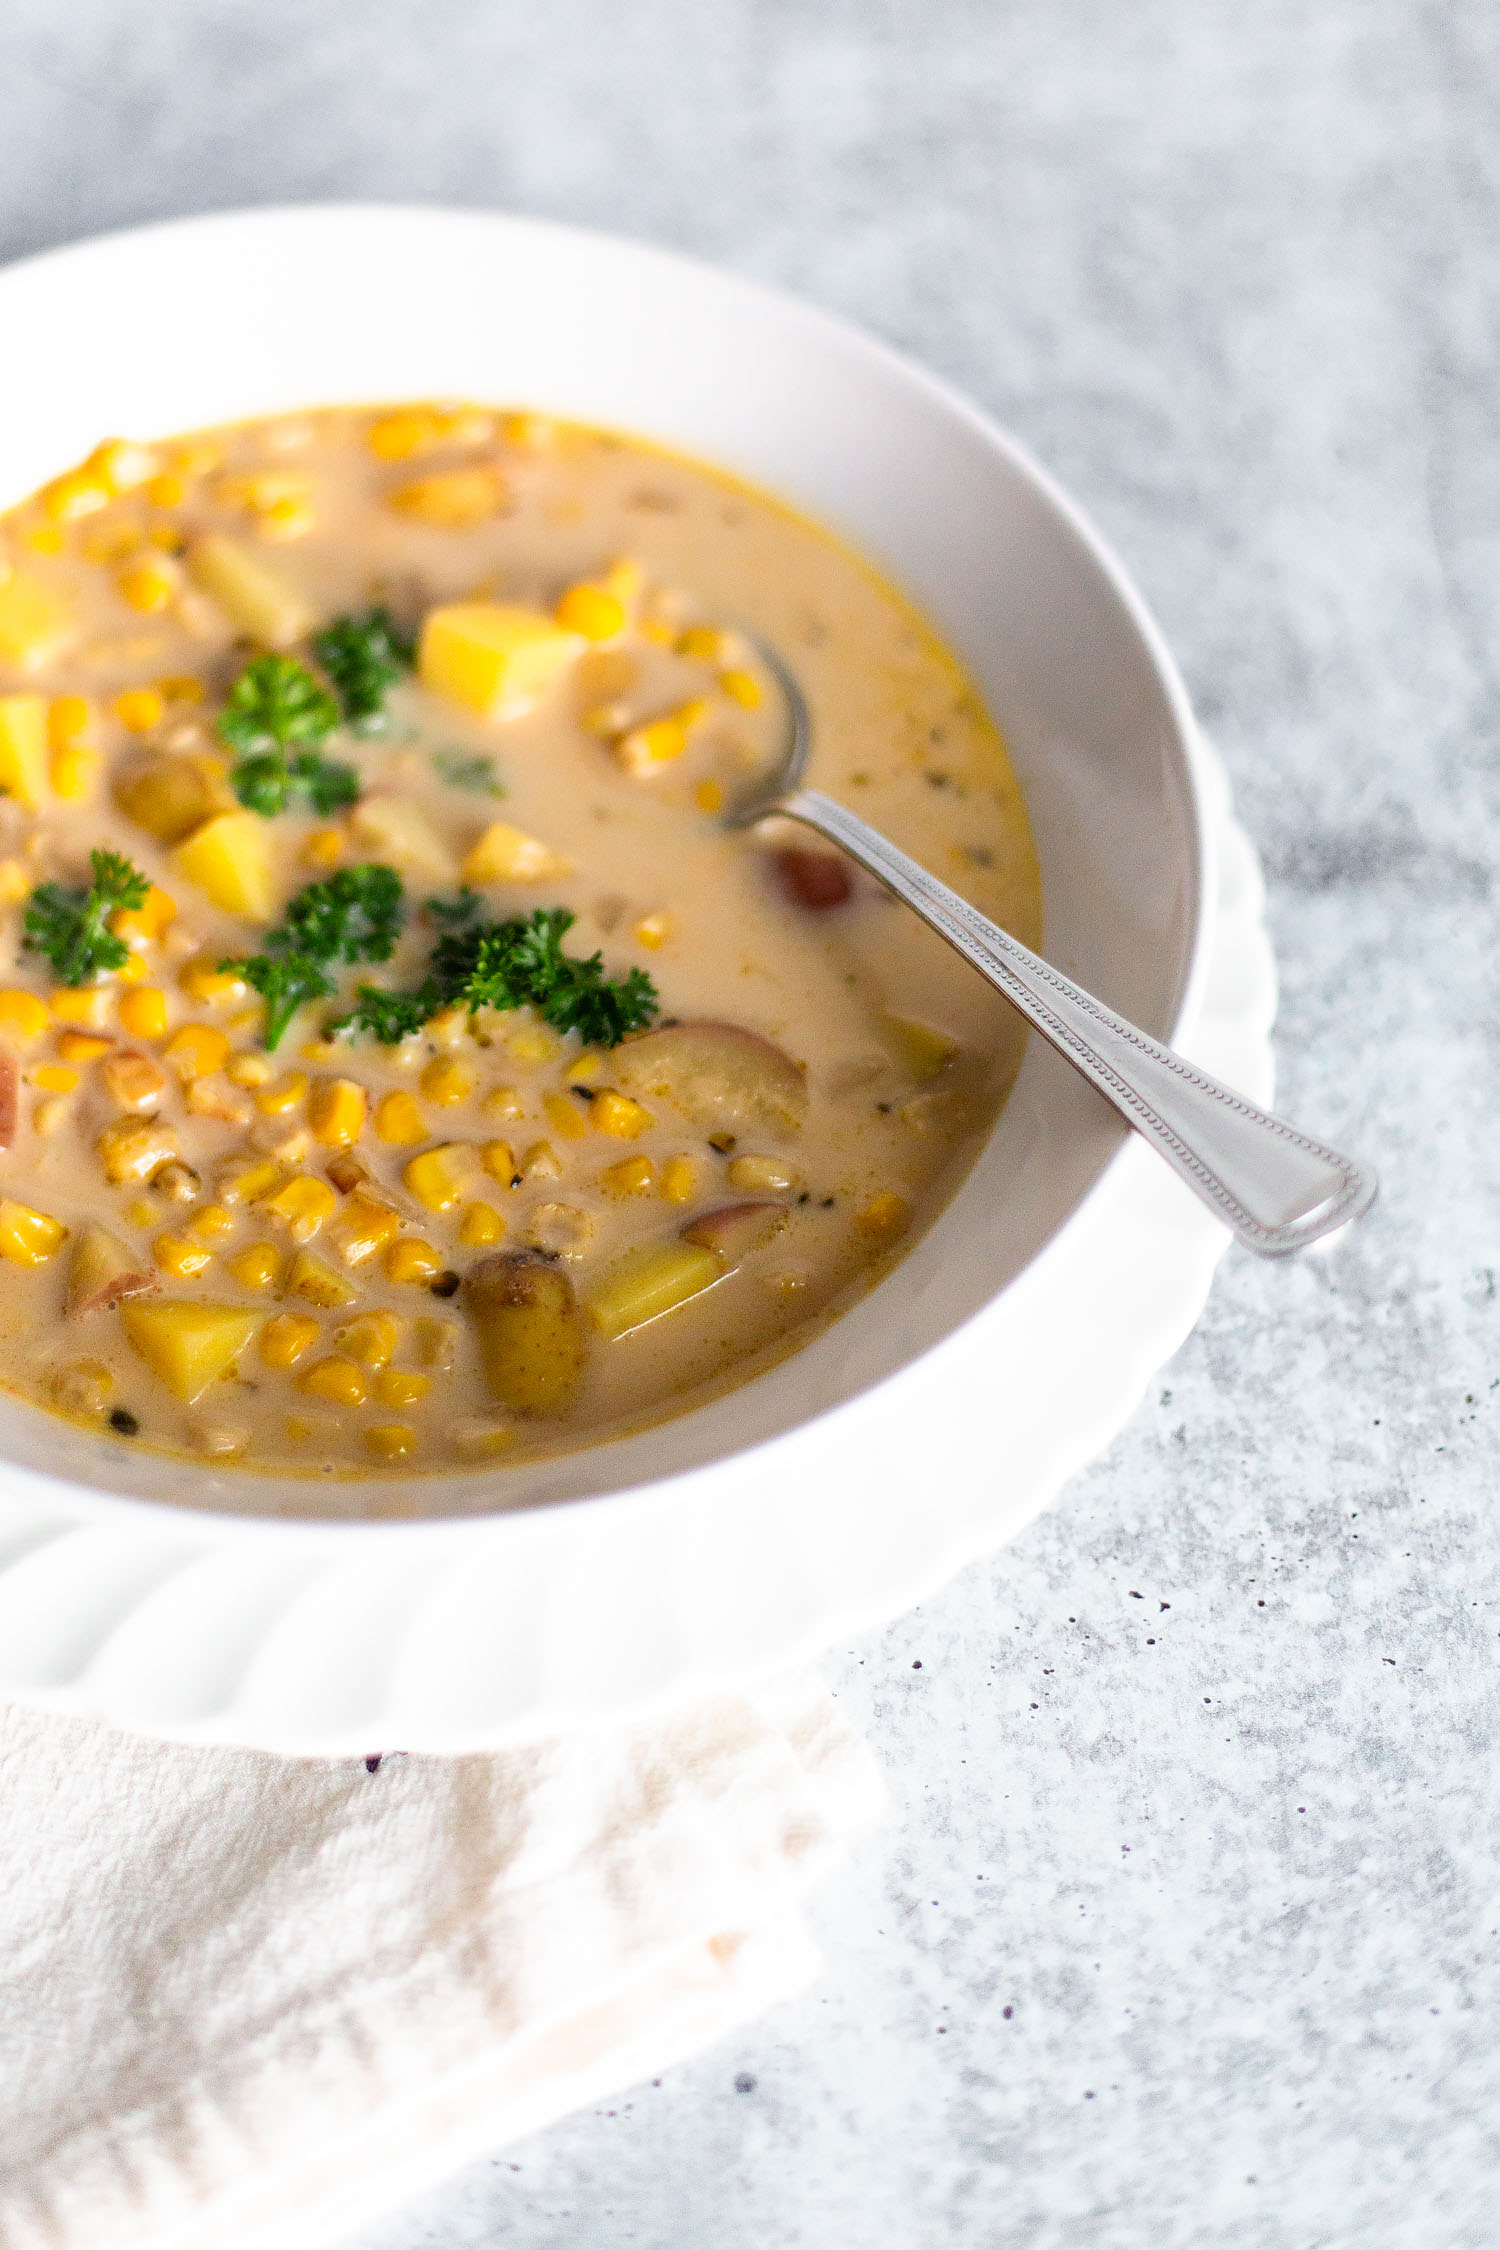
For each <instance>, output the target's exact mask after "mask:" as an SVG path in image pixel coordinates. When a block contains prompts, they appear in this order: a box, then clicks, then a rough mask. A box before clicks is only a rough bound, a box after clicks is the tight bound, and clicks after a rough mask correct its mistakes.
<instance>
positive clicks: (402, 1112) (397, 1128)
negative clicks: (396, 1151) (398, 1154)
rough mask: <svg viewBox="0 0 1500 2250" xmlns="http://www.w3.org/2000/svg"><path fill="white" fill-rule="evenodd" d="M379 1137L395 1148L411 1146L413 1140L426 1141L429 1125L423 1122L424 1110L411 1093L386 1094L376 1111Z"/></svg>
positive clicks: (376, 1125)
mask: <svg viewBox="0 0 1500 2250" xmlns="http://www.w3.org/2000/svg"><path fill="white" fill-rule="evenodd" d="M375 1132H376V1135H377V1137H378V1138H379V1139H380V1140H382V1141H386V1142H388V1143H389V1144H390V1145H391V1146H392V1147H393V1148H402V1147H405V1146H409V1145H410V1143H411V1142H413V1141H425V1140H426V1138H427V1127H426V1126H425V1125H424V1123H423V1122H422V1112H421V1111H420V1110H419V1109H418V1107H417V1105H416V1103H415V1102H414V1101H413V1100H412V1098H411V1096H410V1094H402V1093H395V1094H385V1095H383V1096H382V1097H381V1102H380V1106H379V1108H378V1109H377V1110H376V1112H375Z"/></svg>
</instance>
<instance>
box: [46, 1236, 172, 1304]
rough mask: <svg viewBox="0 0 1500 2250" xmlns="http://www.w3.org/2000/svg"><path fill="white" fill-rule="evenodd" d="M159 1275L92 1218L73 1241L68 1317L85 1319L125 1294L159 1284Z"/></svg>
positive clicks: (125, 1295) (141, 1290)
mask: <svg viewBox="0 0 1500 2250" xmlns="http://www.w3.org/2000/svg"><path fill="white" fill-rule="evenodd" d="M157 1278H158V1277H157V1275H156V1274H155V1273H153V1272H152V1270H151V1268H150V1266H148V1265H147V1264H146V1263H145V1261H144V1259H142V1258H140V1257H138V1256H137V1254H136V1253H135V1251H134V1250H132V1249H130V1248H128V1246H127V1245H126V1244H125V1243H123V1242H121V1240H120V1239H119V1237H118V1235H113V1234H111V1233H110V1232H109V1230H108V1228H107V1227H101V1226H98V1225H96V1224H95V1223H94V1222H93V1221H92V1220H91V1221H90V1222H89V1223H88V1224H87V1225H86V1226H85V1227H84V1229H83V1231H82V1233H81V1234H80V1235H79V1237H78V1240H77V1241H76V1243H75V1244H74V1245H73V1261H72V1266H71V1269H70V1271H69V1274H68V1305H67V1311H68V1318H69V1320H82V1319H83V1318H84V1317H85V1315H87V1314H88V1313H93V1312H103V1311H105V1310H106V1309H107V1308H108V1307H109V1306H110V1305H115V1304H118V1303H119V1301H120V1299H121V1298H122V1297H137V1296H140V1295H141V1294H142V1293H143V1291H145V1290H148V1289H155V1288H156V1286H157Z"/></svg>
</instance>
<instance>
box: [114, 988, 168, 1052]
mask: <svg viewBox="0 0 1500 2250" xmlns="http://www.w3.org/2000/svg"><path fill="white" fill-rule="evenodd" d="M120 1022H121V1024H122V1025H123V1027H124V1029H125V1030H126V1031H128V1032H129V1034H130V1036H131V1038H132V1039H159V1038H160V1037H161V1035H162V1033H163V1032H164V1031H165V1030H166V1028H167V996H166V994H165V993H164V992H158V990H157V989H156V987H155V985H152V984H143V985H140V986H138V987H137V989H136V990H135V991H134V992H127V993H125V994H124V995H123V997H122V998H121V1001H120Z"/></svg>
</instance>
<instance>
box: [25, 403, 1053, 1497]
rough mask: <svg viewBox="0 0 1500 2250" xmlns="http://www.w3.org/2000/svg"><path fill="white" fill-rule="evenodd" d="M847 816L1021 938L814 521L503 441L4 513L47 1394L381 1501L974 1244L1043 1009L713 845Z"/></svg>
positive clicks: (921, 691)
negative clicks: (798, 689) (393, 1488)
mask: <svg viewBox="0 0 1500 2250" xmlns="http://www.w3.org/2000/svg"><path fill="white" fill-rule="evenodd" d="M745 627H753V630H754V632H755V634H756V635H757V636H761V637H764V638H765V639H766V640H768V641H770V642H772V643H774V644H775V645H776V646H777V647H779V649H780V650H781V651H782V653H783V655H784V656H785V658H786V659H787V661H788V662H789V663H790V664H791V665H792V666H793V668H794V669H795V671H796V672H797V674H798V676H799V679H800V680H801V682H802V685H803V687H804V690H805V692H806V694H807V696H808V699H809V703H810V706H811V709H812V712H813V718H814V751H813V762H812V778H813V780H814V781H815V782H816V784H817V785H818V786H820V787H822V788H824V789H826V790H827V791H829V793H830V794H832V795H834V796H836V797H837V796H845V795H847V801H848V802H850V803H851V804H853V805H855V806H856V807H858V808H859V809H861V810H868V811H869V812H870V813H871V815H872V817H875V818H876V819H878V821H879V823H880V825H881V826H882V827H883V829H884V830H885V831H886V833H888V834H890V835H891V836H892V837H893V838H894V839H895V840H897V841H898V842H900V843H901V844H902V845H903V846H904V847H905V848H906V849H907V850H908V851H910V852H912V853H913V854H914V855H915V856H916V857H918V858H919V859H921V860H922V861H924V862H925V864H927V865H928V866H930V867H931V868H933V869H934V871H935V872H937V873H939V874H940V875H942V876H943V878H944V879H945V880H946V881H947V882H949V883H951V884H952V885H953V886H954V887H955V888H956V889H958V890H960V891H961V892H963V893H964V895H966V896H967V897H968V898H970V899H971V900H972V901H973V902H974V904H975V905H977V906H978V907H980V908H981V909H982V910H983V911H984V912H985V913H986V914H989V915H990V916H992V917H993V918H994V919H995V920H997V921H1000V922H1002V923H1004V924H1005V926H1006V927H1008V928H1009V929H1011V930H1013V931H1014V932H1015V933H1016V934H1017V935H1018V936H1019V937H1021V938H1022V939H1023V940H1025V941H1026V942H1027V943H1029V944H1032V945H1035V944H1036V943H1037V942H1038V941H1039V937H1040V894H1039V884H1038V875H1037V866H1036V859H1035V855H1034V852H1033V849H1032V845H1031V839H1030V834H1029V830H1028V826H1027V821H1026V813H1025V808H1024V804H1023V802H1022V798H1021V793H1020V790H1019V787H1018V785H1017V782H1016V780H1015V777H1014V775H1013V773H1012V771H1011V768H1010V766H1009V763H1008V761H1007V758H1006V755H1005V752H1004V749H1003V746H1002V744H1001V742H1000V740H999V738H998V736H997V734H996V732H995V730H994V728H993V726H992V724H991V723H990V721H989V720H988V718H987V717H986V715H985V713H984V711H983V709H982V707H981V705H980V703H979V701H978V699H977V697H976V695H975V693H974V691H973V689H972V688H971V686H970V685H969V683H968V682H967V680H966V679H965V677H964V676H963V674H962V672H961V671H960V669H959V668H958V666H957V665H956V663H955V662H954V660H953V658H952V657H951V656H950V655H949V654H948V653H947V652H946V651H945V650H944V649H943V648H942V647H941V646H940V644H939V643H938V642H937V641H936V640H935V639H934V637H933V636H932V634H931V632H930V631H929V630H928V628H927V627H926V626H925V625H924V624H923V623H922V621H921V620H920V619H919V618H918V617H917V616H916V615H915V614H914V612H913V611H912V610H911V608H910V606H909V605H908V604H907V603H906V602H905V601H904V600H903V599H902V598H901V597H900V596H899V595H898V594H897V593H896V592H895V591H894V590H893V589H892V588H890V587H889V586H887V585H885V584H884V583H882V582H881V581H880V580H879V579H878V578H877V577H876V576H875V575H874V574H873V573H872V572H871V571H870V570H869V569H868V567H867V566H865V565H864V564H863V563H861V562H860V561H859V560H858V559H857V558H856V557H855V556H853V555H851V554H850V553H849V552H848V551H847V550H846V549H844V548H843V547H842V546H841V545H840V544H839V543H838V542H837V541H835V540H834V539H832V538H831V537H830V536H829V535H828V534H826V533H824V532H822V531H820V530H819V529H817V528H816V527H815V526H812V525H809V524H808V523H806V522H804V521H802V520H801V519H799V518H797V517H795V516H793V515H792V514H790V513H789V512H788V511H787V510H786V509H784V508H783V507H781V506H780V505H778V504H777V503H775V502H773V501H771V500H769V499H767V498H765V497H764V496H762V495H760V494H757V493H755V492H753V491H750V490H748V489H746V488H745V487H744V486H742V485H740V484H738V483H736V482H733V481H731V480H730V479H728V478H726V477H723V476H721V475H719V474H717V473H715V472H714V471H712V470H709V469H707V468H704V467H703V466H701V465H699V464H697V463H694V462H689V461H685V460H681V459H678V458H675V457H672V456H669V455H666V454H663V453H660V452H657V451H655V450H652V449H650V448H648V447H645V446H643V445H640V444H637V443H634V442H632V441H629V440H626V439H623V438H620V437H617V436H615V435H613V434H611V433H608V432H602V431H597V430H592V429H586V428H582V427H579V426H576V425H569V424H560V423H555V422H552V421H549V420H546V419H545V418H542V417H539V416H537V415H534V414H523V413H511V414H499V413H492V412H490V411H488V410H483V409H479V408H472V407H467V406H446V405H443V406H436V405H416V406H409V407H398V408H393V409H382V410H371V409H349V410H329V411H320V412H315V413H309V414H306V415H299V416H296V417H294V418H286V417H282V418H280V419H277V420H274V421H265V422H260V423H250V424H245V425H241V426H238V427H235V428H230V429H224V430H214V431H209V432H206V433H203V434H200V435H194V436H191V437H187V438H184V439H182V440H180V441H177V442H175V443H166V444H161V445H152V446H150V447H145V446H135V445H130V444H126V443H123V442H115V443H111V444H107V445H104V446H101V447H100V448H99V449H98V451H97V452H96V453H95V454H94V455H93V456H91V457H90V459H89V461H87V462H86V463H85V464H84V465H83V466H82V467H81V468H80V469H78V470H77V471H74V472H72V473H71V474H69V475H67V476H64V477H61V478H59V479H58V480H56V482H55V483H53V484H52V485H50V486H48V487H47V488H45V489H44V490H43V491H42V492H41V493H39V494H38V495H37V496H36V497H35V498H34V499H32V500H30V501H28V502H26V503H25V504H24V505H23V506H21V507H20V508H17V509H15V510H13V511H11V513H10V515H9V516H8V517H6V518H4V519H3V520H0V784H3V785H4V789H5V792H6V794H5V797H4V798H3V799H0V902H3V904H0V933H3V938H0V941H3V942H4V943H5V945H6V946H7V949H8V950H7V955H6V961H5V963H4V966H3V970H0V975H3V978H4V988H3V989H0V1142H3V1144H4V1145H3V1150H0V1196H3V1199H0V1253H3V1255H4V1258H5V1260H6V1261H7V1262H6V1263H5V1265H4V1268H3V1271H4V1273H5V1276H6V1283H7V1285H6V1287H5V1289H4V1290H3V1292H0V1382H3V1383H4V1385H5V1386H6V1387H7V1388H8V1389H10V1390H11V1391H13V1392H15V1393H18V1394H20V1395H22V1396H23V1397H26V1398H29V1399H31V1400H33V1401H35V1402H36V1403H38V1404H42V1405H46V1406H50V1407H51V1408H53V1409H54V1410H56V1411H59V1412H62V1413H65V1414H68V1415H71V1416H74V1417H77V1418H81V1419H86V1420H90V1421H93V1422H97V1423H103V1424H107V1425H109V1426H112V1427H113V1428H114V1429H115V1430H116V1431H117V1432H119V1433H120V1434H121V1435H122V1436H125V1437H129V1438H132V1439H133V1440H134V1441H135V1442H137V1443H143V1444H149V1445H154V1446H157V1447H161V1448H166V1449H170V1450H173V1451H176V1452H185V1453H197V1454H200V1455H203V1456H211V1457H213V1458H215V1459H217V1460H220V1461H236V1462H239V1463H240V1464H242V1465H244V1466H245V1467H247V1468H260V1469H267V1470H276V1471H286V1470H288V1469H291V1470H299V1471H301V1472H303V1473H306V1472H308V1471H310V1470H324V1471H326V1472H328V1473H330V1474H365V1475H372V1474H374V1475H378V1474H381V1473H390V1472H391V1471H392V1470H398V1471H400V1472H401V1473H410V1472H411V1471H413V1470H441V1469H448V1468H452V1467H453V1466H455V1464H457V1463H461V1462H467V1463H472V1462H475V1461H483V1460H485V1459H488V1458H491V1457H494V1458H499V1457H501V1456H504V1457H506V1458H512V1459H513V1458H518V1457H521V1456H523V1455H524V1454H526V1453H528V1452H537V1451H558V1450H563V1449H566V1448H568V1447H570V1446H576V1445H578V1444H581V1443H585V1442H590V1441H592V1440H594V1439H597V1438H600V1437H604V1436H610V1435H617V1434H619V1433H621V1432H622V1431H623V1430H625V1429H628V1428H631V1427H638V1426H640V1425H641V1424H643V1423H648V1422H649V1421H651V1420H652V1419H656V1418H660V1417H661V1416H662V1415H664V1414H668V1413H675V1412H679V1411H682V1410H683V1409H685V1408H686V1407H689V1406H691V1405H692V1404H694V1403H695V1402H696V1401H697V1400H699V1399H701V1398H703V1397H705V1396H707V1395H710V1394H711V1393H712V1392H713V1391H715V1390H717V1389H720V1388H722V1387H723V1386H724V1385H725V1384H726V1383H730V1382H734V1381H739V1380H744V1379H746V1378H748V1377H749V1376H751V1375H753V1374H754V1373H755V1372H756V1371H757V1369H759V1368H761V1367H764V1366H765V1365H766V1364H768V1362H769V1361H770V1360H771V1359H773V1358H775V1357H778V1356H780V1355H781V1354H783V1353H784V1352H785V1351H786V1350H788V1349H790V1348H794V1347H795V1346H796V1344H797V1343H798V1342H799V1341H801V1340H803V1339H804V1338H805V1337H806V1336H807V1335H809V1334H810V1333H812V1331H813V1328H814V1327H815V1326H816V1325H817V1324H818V1323H819V1322H821V1321H822V1320H824V1319H826V1318H827V1317H829V1316H830V1315H831V1314H833V1313H835V1312H836V1311H837V1310H838V1309H839V1308H840V1306H841V1305H843V1304H844V1303H847V1302H848V1301H849V1299H850V1297H851V1294H853V1293H854V1292H857V1291H858V1290H860V1289H861V1288H863V1287H866V1286H868V1285H869V1283H870V1282H871V1281H872V1280H873V1279H875V1278H877V1277H878V1276H879V1275H880V1274H882V1273H883V1272H885V1271H886V1270H887V1269H888V1267H889V1265H890V1263H891V1261H892V1259H893V1258H894V1257H896V1256H899V1253H900V1250H901V1247H902V1245H903V1243H905V1242H907V1241H909V1240H910V1239H911V1238H912V1236H913V1235H914V1234H915V1233H916V1232H918V1231H920V1230H921V1229H922V1228H923V1227H924V1226H925V1225H926V1224H927V1223H928V1222H929V1221H930V1220H931V1218H932V1217H933V1216H934V1215H935V1214H936V1212H937V1211H938V1210H939V1209H940V1208H941V1206H942V1204H943V1203H944V1202H945V1201H946V1199H947V1197H948V1196H949V1195H950V1194H951V1192H952V1190H953V1188H954V1187H955V1186H956V1184H957V1182H958V1180H959V1179H960V1178H961V1177H962V1175H963V1173H964V1171H965V1170H966V1169H967V1167H968V1165H969V1163H970V1162H971V1161H972V1158H973V1156H974V1155H975V1153H976V1152H977V1150H978V1147H979V1145H980V1143H981V1142H982V1140H983V1138H984V1136H985V1134H986V1133H987V1132H988V1130H989V1129H990V1127H991V1125H992V1124H993V1121H994V1118H995V1116H996V1114H997V1112H998V1110H999V1108H1000V1106H1001V1104H1002V1103H1003V1101H1004V1098H1005V1095H1006V1092H1007V1091H1008V1088H1009V1086H1010V1083H1011V1081H1012V1079H1013V1077H1014V1074H1015V1070H1016V1067H1017V1065H1018V1062H1019V1056H1020V1047H1021V1034H1020V1031H1019V1028H1018V1024H1017V1020H1016V1019H1015V1017H1014V1016H1013V1015H1012V1014H1011V1012H1010V1011H1009V1009H1008V1008H1007V1007H1006V1005H1005V1003H1004V1002H1003V1001H1002V1000H1000V999H999V998H998V996H997V995H995V994H994V993H993V992H991V991H990V990H988V989H987V988H986V987H985V986H984V984H983V983H982V982H981V981H980V980H979V979H978V978H976V977H974V976H973V975H972V973H971V972H970V971H969V970H968V969H967V968H966V967H965V966H964V964H963V963H962V962H961V961H960V960H958V959H957V958H956V957H955V956H954V955H952V954H950V953H949V952H948V950H947V949H946V948H945V947H944V946H943V944H942V943H941V941H940V940H938V939H937V938H936V937H934V936H933V935H932V934H931V933H930V932H928V931H926V930H925V929H923V928H922V927H921V926H920V925H919V924H918V923H917V922H916V921H915V920H914V919H913V918H912V917H911V916H909V915H908V914H907V913H906V912H905V911H904V910H903V909H901V908H899V907H898V906H896V905H894V904H893V903H892V902H891V901H890V900H889V899H888V898H887V897H886V896H885V894H884V893H883V892H881V891H880V890H879V889H878V888H877V887H876V886H874V885H872V884H870V883H868V882H867V881H866V879H865V878H864V877H862V876H861V875H859V874H858V873H857V872H856V871H855V870H853V869H852V868H851V867H850V866H849V865H848V864H847V863H846V862H844V861H843V860H842V859H840V858H838V857H837V856H834V855H831V854H828V853H825V852H823V851H821V850H816V849H810V848H809V847H808V844H807V840H806V837H805V835H801V834H799V832H798V831H796V830H795V829H793V828H792V827H791V826H790V825H786V826H785V827H784V828H783V829H782V830H781V831H779V832H778V829H777V827H776V825H775V824H766V825H765V826H763V827H762V828H761V829H759V830H757V831H755V832H753V833H751V834H748V835H736V834H732V833H729V832H728V831H726V829H725V828H724V827H723V826H722V824H721V822H720V820H719V818H718V815H719V812H720V809H721V808H722V807H723V806H724V805H725V804H726V803H727V802H730V801H732V800H733V798H734V797H735V796H736V795H737V794H739V793H741V792H742V791H743V789H744V787H745V784H746V781H747V779H748V778H750V777H751V776H752V775H754V774H755V773H756V772H757V771H759V770H761V769H763V768H766V767H768V766H769V765H771V764H773V763H774V761H775V759H776V756H777V752H778V747H779V739H780V729H781V723H782V722H781V714H780V712H779V709H778V707H777V698H776V693H775V688H774V683H773V681H772V680H771V679H770V677H769V675H768V674H767V673H766V672H765V670H764V668H763V666H762V665H761V663H760V662H759V659H758V657H757V654H756V649H755V645H754V643H753V642H752V641H751V640H750V639H749V638H748V637H747V633H746V630H745V629H744V628H745Z"/></svg>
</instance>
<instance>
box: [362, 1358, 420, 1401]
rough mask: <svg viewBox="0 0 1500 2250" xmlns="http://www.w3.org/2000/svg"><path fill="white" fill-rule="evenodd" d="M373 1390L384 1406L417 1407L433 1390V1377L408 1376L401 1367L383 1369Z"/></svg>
mask: <svg viewBox="0 0 1500 2250" xmlns="http://www.w3.org/2000/svg"><path fill="white" fill-rule="evenodd" d="M371 1388H372V1389H373V1391H374V1393H375V1396H376V1397H377V1398H378V1399H379V1401H380V1403H381V1405H382V1406H415V1405H416V1403H417V1400H418V1399H419V1398H425V1397H426V1396H427V1393H428V1392H429V1391H430V1390H431V1389H432V1377H431V1376H430V1375H412V1374H408V1373H407V1371H406V1370H405V1368H401V1367H383V1368H382V1369H381V1370H380V1373H379V1374H378V1375H377V1376H376V1378H375V1381H374V1383H373V1384H372V1385H371Z"/></svg>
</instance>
